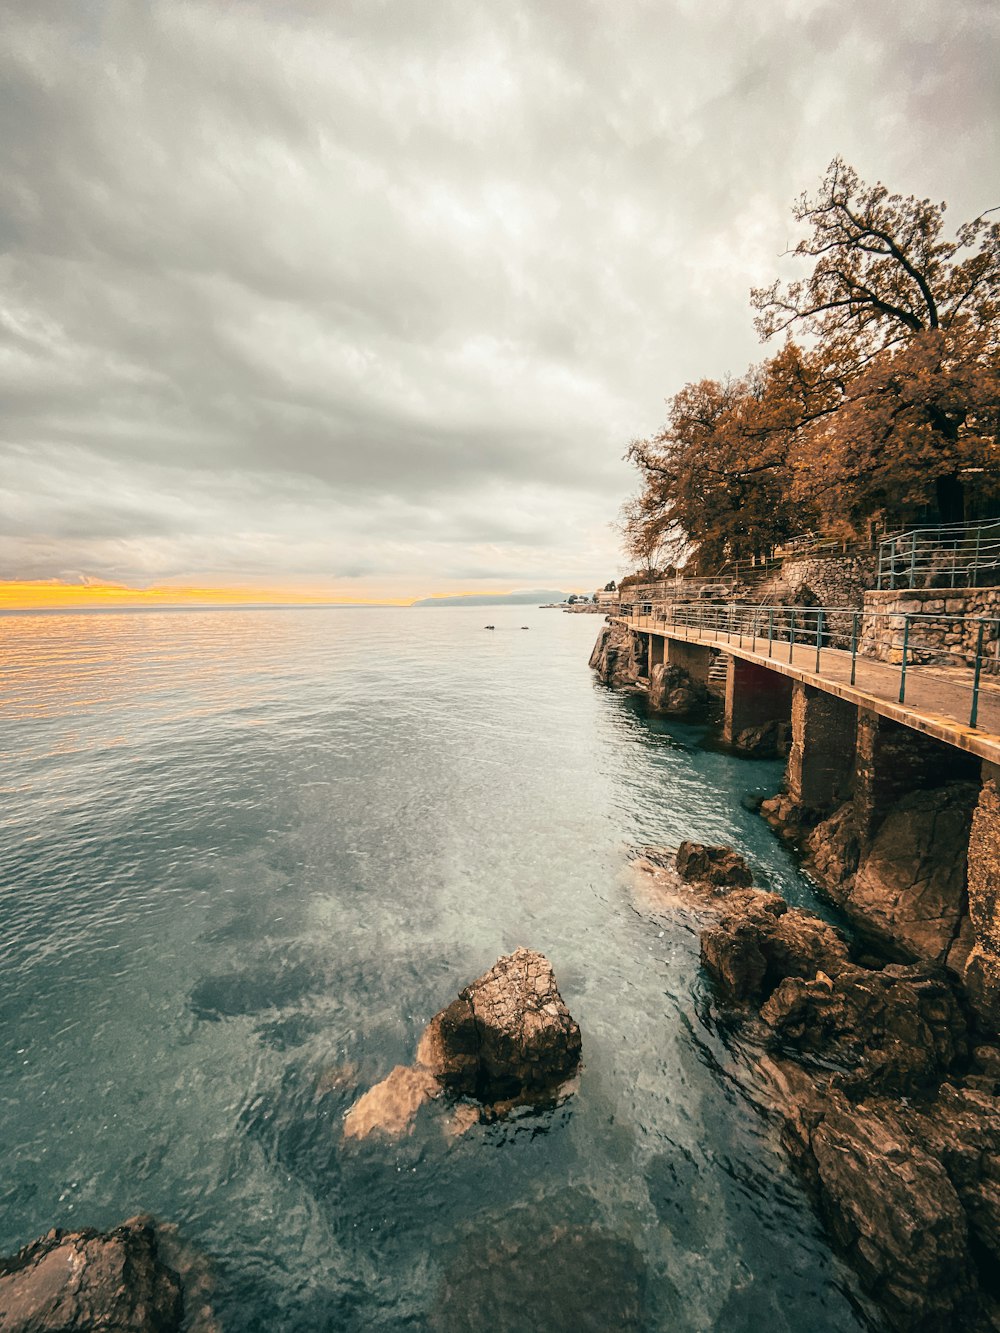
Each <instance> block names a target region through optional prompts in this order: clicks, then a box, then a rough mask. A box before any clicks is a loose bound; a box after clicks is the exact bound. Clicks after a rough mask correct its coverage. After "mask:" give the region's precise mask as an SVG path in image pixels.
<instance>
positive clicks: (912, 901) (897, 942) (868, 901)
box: [832, 782, 978, 960]
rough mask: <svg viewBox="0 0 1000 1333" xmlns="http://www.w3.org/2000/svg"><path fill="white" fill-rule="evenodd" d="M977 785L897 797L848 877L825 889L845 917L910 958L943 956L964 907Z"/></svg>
mask: <svg viewBox="0 0 1000 1333" xmlns="http://www.w3.org/2000/svg"><path fill="white" fill-rule="evenodd" d="M977 794H978V792H977V789H976V787H975V786H973V785H972V784H971V783H966V782H956V783H951V784H950V785H949V786H947V787H939V788H937V789H935V790H933V791H917V792H912V793H910V794H909V795H907V796H904V797H902V799H901V800H899V801H898V802H897V803H896V804H895V805H894V806H893V808H892V810H891V811H890V812H889V814H888V815H887V816H886V818H885V820H884V821H883V823H882V825H881V827H880V828H879V830H878V832H877V834H876V835H875V839H874V841H873V842H872V845H871V847H870V849H869V850H868V852H867V854H866V855H865V857H864V859H863V860H862V862H861V865H860V867H859V869H858V872H857V874H856V875H855V876H854V878H853V880H848V881H847V882H846V883H845V884H844V888H843V891H842V893H837V890H836V887H834V888H833V889H832V892H834V894H835V896H837V897H838V899H840V900H841V901H842V903H843V906H844V909H845V911H847V912H848V913H849V914H850V916H851V917H852V919H853V920H854V921H856V922H857V924H858V925H859V927H861V928H862V929H864V930H865V931H866V932H867V933H869V934H873V935H875V936H876V937H879V938H884V939H885V940H886V941H888V942H890V943H891V944H892V945H894V946H896V947H901V948H902V949H903V950H906V951H907V952H908V953H909V954H911V955H912V956H913V957H916V958H932V959H942V960H943V959H944V958H945V957H946V955H947V953H948V950H949V948H950V946H951V943H952V940H953V939H954V938H955V935H956V932H957V931H958V928H959V923H960V919H961V917H962V914H963V912H964V910H965V867H966V857H967V851H968V846H969V827H970V825H971V822H972V811H973V807H974V805H975V801H976V796H977Z"/></svg>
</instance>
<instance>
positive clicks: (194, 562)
mask: <svg viewBox="0 0 1000 1333" xmlns="http://www.w3.org/2000/svg"><path fill="white" fill-rule="evenodd" d="M0 24H2V32H0V89H2V92H0V114H2V116H3V134H2V135H0V179H2V186H0V246H2V254H0V273H2V279H3V286H2V296H0V394H2V406H0V505H2V514H3V523H2V528H0V576H2V577H7V578H25V577H39V578H48V577H59V576H64V575H66V574H67V572H70V573H74V574H82V575H83V576H84V577H104V578H115V579H120V580H124V581H142V582H159V581H166V580H174V581H186V582H205V581H211V580H226V581H245V582H257V583H260V582H270V583H272V584H273V583H289V582H297V583H304V584H310V585H315V586H323V587H330V588H331V589H332V590H335V586H336V584H337V583H338V581H343V580H346V581H348V582H349V583H350V584H351V588H350V593H351V594H352V595H355V596H357V595H363V594H365V593H371V594H372V595H376V596H378V595H391V594H393V593H399V594H401V595H404V594H413V595H417V594H421V593H426V592H430V591H445V590H447V589H448V588H450V587H453V586H455V585H456V584H461V585H462V586H466V584H467V583H469V582H470V581H471V582H472V583H475V582H476V581H479V580H482V581H488V582H490V583H491V584H493V585H497V584H500V585H502V584H504V583H523V582H531V583H539V584H542V583H545V584H563V585H564V586H588V585H591V584H593V583H595V582H596V581H597V580H598V579H600V580H601V581H603V580H604V579H605V578H606V577H607V576H608V575H609V573H612V572H614V571H615V569H616V568H617V567H618V556H617V552H616V549H615V545H616V542H615V537H614V534H613V532H612V531H611V529H610V527H609V524H610V522H611V520H612V519H613V518H614V515H615V512H616V510H617V507H618V504H619V502H620V500H621V498H622V497H623V496H624V494H625V493H626V492H627V491H628V489H629V488H630V487H631V484H632V481H631V477H630V475H629V472H628V469H627V468H626V467H625V465H624V464H623V463H622V462H621V454H622V452H623V449H624V446H625V445H626V444H627V442H628V440H629V439H630V438H632V437H633V436H635V435H640V434H645V433H647V432H649V431H651V430H653V429H655V428H656V427H657V426H658V424H659V423H660V421H661V417H662V410H663V408H662V400H663V398H664V397H666V396H668V395H670V394H671V393H673V392H675V391H676V390H677V389H678V388H679V387H680V386H681V384H683V383H684V382H685V381H686V380H688V379H691V378H698V377H701V376H704V375H717V374H721V373H724V372H725V371H726V370H735V371H739V370H741V369H742V368H743V367H744V366H745V364H746V363H747V362H748V361H749V360H751V359H753V358H755V357H756V356H758V355H759V349H758V348H757V346H756V343H755V340H754V336H753V331H752V324H751V319H750V315H749V310H748V306H747V289H748V288H749V287H750V286H751V285H752V284H754V283H759V282H762V281H766V280H769V279H770V278H772V277H773V276H775V275H776V273H777V272H779V271H780V270H781V267H782V265H783V264H787V261H785V260H780V259H779V258H778V256H779V253H780V251H782V250H783V249H784V248H785V246H786V244H787V243H788V242H789V241H790V240H792V239H793V232H792V223H791V219H790V213H789V204H790V202H791V200H792V198H794V196H795V195H797V194H798V193H799V192H800V191H801V190H802V189H806V188H811V187H812V185H813V184H814V183H815V181H816V180H817V179H818V177H819V176H820V174H821V173H822V169H823V167H824V166H825V164H826V162H827V161H828V160H829V159H830V157H832V156H833V154H834V153H836V152H841V153H843V154H844V155H845V156H846V157H847V158H848V159H849V160H851V161H853V162H854V164H855V165H856V166H857V167H858V169H859V171H860V172H861V173H862V175H863V176H865V177H867V178H876V177H880V178H882V179H884V180H886V182H887V183H889V184H890V185H891V186H893V187H894V188H897V189H901V190H903V191H904V192H914V193H919V194H930V195H932V196H935V197H941V198H948V199H949V200H950V202H951V204H952V207H953V213H954V216H955V219H956V221H958V220H960V219H962V218H963V217H966V216H969V215H971V214H973V213H975V212H978V211H979V210H981V209H983V208H985V207H989V206H990V205H992V204H994V203H996V202H998V200H1000V169H998V165H997V163H998V160H1000V155H998V154H997V153H996V140H995V126H996V124H997V121H998V117H997V112H998V109H1000V108H998V106H997V101H998V90H997V83H996V79H995V77H994V70H995V65H996V55H997V44H998V35H1000V19H998V15H997V11H996V10H995V7H993V6H991V5H987V4H985V3H976V2H975V0H960V2H959V3H956V4H954V5H951V6H949V7H948V9H947V12H946V11H945V10H944V9H943V8H942V7H941V6H940V5H938V4H936V3H932V2H931V0H916V2H913V0H891V2H890V3H887V4H883V5H880V6H874V5H870V4H867V3H862V2H861V0H843V2H841V3H836V4H834V3H832V2H828V0H783V3H782V2H781V0H775V3H772V4H768V5H760V6H746V5H743V4H737V3H736V2H735V0H728V2H726V3H718V4H714V5H705V4H701V3H695V0H680V2H678V3H675V4H674V6H673V7H672V8H671V9H669V10H668V9H666V8H665V7H664V6H662V5H659V4H652V3H642V2H641V0H620V2H619V3H615V4H613V5H612V4H610V3H600V4H598V3H590V4H586V3H583V4H581V3H574V4H572V5H570V4H569V3H568V2H567V3H564V4H558V3H557V4H549V5H545V6H538V5H527V4H524V5H519V4H516V3H514V4H510V5H501V6H496V5H493V6H487V5H485V4H482V5H480V4H471V5H470V4H463V5H458V4H453V5H449V4H444V3H441V4H434V5H430V4H427V5H414V6H402V5H401V6H396V7H392V8H387V7H382V6H374V5H370V4H367V3H358V4H355V5H350V4H338V5H329V4H326V3H318V2H317V3H306V2H305V0H299V2H298V3H295V2H292V3H285V4H282V5H281V6H276V5H274V4H272V3H270V0H268V2H267V3H265V0H260V2H259V3H252V2H248V0H244V2H243V3H240V4H229V5H225V6H223V5H220V4H217V3H215V0H200V2H198V3H194V2H188V3H185V2H184V0H159V2H157V0H150V2H149V3H146V4H143V5H137V4H135V3H132V2H130V0H121V2H120V3H114V2H113V0H107V2H106V3H101V2H100V0H92V2H91V3H89V4H85V5H83V4H82V5H78V6H65V5H59V4H52V3H46V2H45V0H23V3H21V4H15V3H11V4H8V5H7V6H5V8H4V13H3V16H2V19H0Z"/></svg>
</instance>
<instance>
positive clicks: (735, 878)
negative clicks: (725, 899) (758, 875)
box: [676, 840, 753, 889]
mask: <svg viewBox="0 0 1000 1333" xmlns="http://www.w3.org/2000/svg"><path fill="white" fill-rule="evenodd" d="M676 865H677V873H678V875H680V877H681V879H686V880H688V881H689V882H690V883H699V884H716V885H718V886H719V887H720V888H734V889H747V888H749V887H750V885H751V884H752V883H753V874H752V872H751V870H750V867H749V866H748V865H747V863H746V861H744V860H743V857H742V856H740V854H739V852H734V851H733V849H732V848H731V847H708V846H706V845H705V844H704V843H701V842H689V841H687V840H685V841H684V842H682V843H681V845H680V846H679V847H678V848H677V861H676Z"/></svg>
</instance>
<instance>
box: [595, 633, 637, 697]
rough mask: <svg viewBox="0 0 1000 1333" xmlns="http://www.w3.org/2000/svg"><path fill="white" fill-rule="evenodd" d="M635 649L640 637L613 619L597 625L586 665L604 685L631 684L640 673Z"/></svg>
mask: <svg viewBox="0 0 1000 1333" xmlns="http://www.w3.org/2000/svg"><path fill="white" fill-rule="evenodd" d="M639 652H640V637H639V636H638V635H636V634H634V633H633V632H632V631H631V630H630V629H629V628H628V627H627V626H626V625H622V624H619V623H618V622H617V621H616V622H614V623H612V624H610V625H602V626H601V628H600V630H599V632H598V635H597V642H596V643H595V644H594V651H593V652H592V653H591V654H590V666H591V667H592V668H593V669H594V670H595V671H596V672H597V674H598V676H600V678H601V680H603V681H604V683H605V685H615V686H623V685H626V686H627V685H634V684H635V682H636V681H637V680H638V678H639V676H640V675H641V674H642V672H641V670H640V667H641V665H642V664H641V662H640V660H639Z"/></svg>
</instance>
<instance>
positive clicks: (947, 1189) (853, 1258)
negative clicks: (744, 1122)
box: [788, 1090, 982, 1333]
mask: <svg viewBox="0 0 1000 1333" xmlns="http://www.w3.org/2000/svg"><path fill="white" fill-rule="evenodd" d="M788 1133H789V1137H791V1138H797V1139H798V1142H797V1144H795V1145H794V1152H793V1155H794V1156H795V1157H796V1159H797V1160H798V1162H799V1165H800V1167H802V1168H803V1169H804V1170H805V1173H806V1175H807V1178H808V1179H810V1183H811V1184H812V1185H813V1187H814V1189H815V1192H816V1194H817V1197H818V1200H819V1203H820V1208H821V1211H822V1214H823V1216H824V1219H825V1220H826V1222H827V1225H828V1227H829V1228H830V1231H831V1232H832V1235H833V1238H834V1240H835V1241H836V1243H837V1245H838V1248H840V1249H841V1250H842V1251H843V1252H844V1253H845V1254H846V1256H847V1258H848V1259H849V1260H850V1262H851V1263H852V1265H853V1266H854V1268H855V1269H856V1270H857V1272H858V1274H859V1276H860V1278H861V1281H862V1284H863V1285H864V1287H865V1288H866V1289H867V1290H868V1291H869V1292H870V1293H871V1294H872V1296H873V1297H874V1298H875V1300H876V1301H877V1302H878V1303H879V1305H880V1306H881V1307H882V1309H883V1311H884V1312H885V1315H886V1317H887V1320H888V1322H889V1324H890V1326H891V1327H892V1328H894V1329H897V1330H900V1333H903V1331H904V1330H905V1333H939V1331H940V1330H942V1329H945V1328H949V1327H962V1326H964V1327H982V1325H980V1324H979V1323H978V1322H975V1323H973V1322H972V1321H976V1320H977V1319H978V1315H979V1313H980V1300H979V1295H978V1292H977V1289H976V1281H975V1275H974V1270H973V1265H972V1263H971V1260H970V1255H969V1248H968V1226H967V1220H966V1215H965V1211H964V1209H963V1207H962V1204H961V1201H960V1199H959V1197H958V1194H957V1192H956V1190H955V1188H954V1186H953V1185H952V1183H951V1181H950V1180H949V1178H948V1173H947V1172H946V1170H945V1168H944V1166H943V1165H942V1164H941V1162H940V1161H938V1160H937V1159H936V1158H935V1156H933V1155H932V1154H931V1153H929V1152H927V1151H926V1150H925V1149H924V1148H923V1147H922V1146H921V1144H920V1143H919V1142H918V1141H917V1140H916V1139H915V1138H914V1137H913V1135H912V1134H911V1133H910V1132H909V1131H908V1129H907V1128H906V1127H905V1126H904V1125H903V1124H902V1123H901V1121H900V1118H899V1116H898V1115H897V1114H896V1108H895V1106H894V1105H893V1104H892V1103H890V1102H887V1101H882V1100H878V1101H873V1102H870V1103H863V1104H860V1105H858V1104H855V1103H852V1102H851V1101H849V1100H848V1099H847V1098H846V1097H845V1096H844V1095H843V1094H842V1093H840V1092H838V1091H836V1090H828V1091H827V1092H826V1093H825V1094H824V1095H823V1096H822V1097H819V1098H817V1097H815V1096H809V1095H808V1094H807V1099H806V1103H805V1105H804V1106H800V1107H799V1108H797V1112H796V1113H795V1114H794V1115H792V1116H790V1117H789V1119H788ZM963 1320H969V1321H970V1322H969V1323H967V1324H963Z"/></svg>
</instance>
